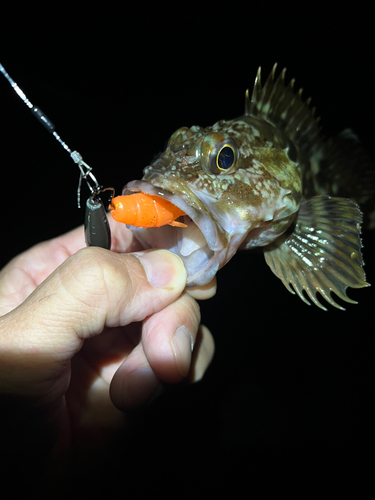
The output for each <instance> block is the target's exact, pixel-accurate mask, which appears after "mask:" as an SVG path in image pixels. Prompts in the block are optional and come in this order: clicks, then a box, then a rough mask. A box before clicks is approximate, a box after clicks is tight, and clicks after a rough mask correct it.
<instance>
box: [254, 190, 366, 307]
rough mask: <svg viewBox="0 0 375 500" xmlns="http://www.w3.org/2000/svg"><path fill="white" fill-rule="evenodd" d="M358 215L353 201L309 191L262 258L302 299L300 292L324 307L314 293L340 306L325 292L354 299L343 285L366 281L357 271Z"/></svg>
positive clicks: (360, 265) (362, 284) (359, 263)
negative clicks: (288, 226) (288, 227)
mask: <svg viewBox="0 0 375 500" xmlns="http://www.w3.org/2000/svg"><path fill="white" fill-rule="evenodd" d="M361 220H362V214H361V212H360V210H359V208H358V205H356V204H355V203H354V202H353V201H351V200H348V199H346V198H331V197H330V196H315V197H314V198H311V199H310V200H306V201H304V202H303V203H302V204H301V207H300V210H299V212H298V215H297V221H296V224H295V226H294V228H293V231H292V232H291V233H290V234H287V233H288V231H287V232H286V233H284V234H283V235H281V236H279V238H277V240H275V241H274V242H273V243H271V244H270V245H268V246H267V247H265V248H264V256H265V259H266V262H267V264H268V265H269V266H270V268H271V269H272V271H273V272H274V273H275V274H276V276H277V277H278V278H280V279H281V281H282V282H283V283H284V285H285V286H286V288H287V289H288V290H289V291H290V292H292V293H294V292H293V290H292V289H291V288H290V284H292V286H293V288H294V290H295V291H296V292H297V294H298V296H299V297H300V298H301V299H302V300H303V301H304V302H306V303H307V304H309V302H308V300H307V299H306V298H305V297H304V295H303V291H305V292H306V293H307V295H308V296H309V298H310V299H311V300H312V301H313V302H314V304H316V305H317V306H318V307H320V308H321V309H324V310H325V307H324V306H323V305H322V304H321V303H320V302H319V300H318V299H317V297H316V294H317V292H319V293H320V295H321V296H322V297H324V298H325V299H326V301H327V302H329V303H330V304H331V305H333V306H335V307H337V308H339V309H343V307H341V306H340V305H339V304H337V302H335V300H334V299H333V297H332V296H331V292H334V293H335V294H336V295H337V296H338V297H340V299H342V300H345V301H346V302H350V303H354V304H355V303H356V302H355V301H353V300H351V299H350V298H349V297H348V296H347V295H346V289H347V287H352V288H362V287H365V286H369V285H368V283H366V281H365V280H366V276H365V273H364V271H363V260H362V253H361V246H362V244H361V239H360V231H361Z"/></svg>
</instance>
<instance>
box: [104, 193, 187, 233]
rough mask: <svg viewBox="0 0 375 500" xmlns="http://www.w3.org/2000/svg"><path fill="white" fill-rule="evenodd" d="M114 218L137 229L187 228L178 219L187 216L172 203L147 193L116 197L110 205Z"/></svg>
mask: <svg viewBox="0 0 375 500" xmlns="http://www.w3.org/2000/svg"><path fill="white" fill-rule="evenodd" d="M109 209H110V210H111V215H112V217H113V218H114V219H115V220H116V221H117V222H122V223H123V224H128V225H129V226H136V227H161V226H166V225H167V224H169V225H170V226H175V227H187V225H186V224H183V223H182V222H177V221H176V219H178V217H180V216H181V215H186V214H185V213H184V212H183V211H182V210H180V209H179V208H178V207H176V206H175V205H173V204H172V203H171V202H170V201H167V200H165V199H164V198H161V197H160V196H153V195H150V194H146V193H134V194H130V195H125V196H116V197H115V198H113V199H112V201H111V204H110V205H109Z"/></svg>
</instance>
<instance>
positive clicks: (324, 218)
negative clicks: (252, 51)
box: [124, 65, 375, 309]
mask: <svg viewBox="0 0 375 500" xmlns="http://www.w3.org/2000/svg"><path fill="white" fill-rule="evenodd" d="M285 71H286V70H285V69H284V70H283V71H282V72H281V73H280V74H279V75H278V76H277V77H276V65H275V66H274V67H273V69H272V72H271V74H270V75H269V77H268V79H267V80H266V82H265V84H264V85H262V83H261V70H260V68H259V70H258V73H257V76H256V79H255V85H254V89H253V91H252V95H251V96H250V94H249V92H248V91H247V92H246V97H245V113H244V115H242V116H240V117H239V118H236V119H234V120H228V121H225V120H221V121H219V122H217V123H215V124H214V125H212V126H211V127H206V128H202V127H198V126H192V127H190V128H187V127H182V128H180V129H178V130H177V131H176V132H175V133H174V134H173V135H172V136H171V138H170V139H169V141H168V145H167V147H166V149H165V151H164V152H163V153H162V154H161V155H160V156H159V157H158V158H157V159H156V160H155V161H154V162H153V163H152V164H151V165H149V166H147V167H146V168H145V169H144V171H143V174H144V175H143V178H142V180H140V181H132V182H130V183H128V184H127V185H126V186H125V188H124V194H125V193H126V194H130V193H132V192H142V193H146V194H149V195H151V196H155V197H159V198H164V199H165V200H168V201H169V202H170V203H172V204H173V205H175V206H176V207H178V208H179V209H180V210H181V213H183V214H186V215H183V216H181V217H180V218H179V220H180V221H181V222H182V224H184V225H186V226H187V227H181V228H180V227H171V226H170V225H164V226H162V227H159V228H144V227H131V229H132V231H133V232H134V235H135V236H136V238H137V239H138V240H139V241H140V242H141V243H142V244H143V245H144V247H145V248H165V249H168V250H171V251H172V252H174V253H176V254H177V255H179V256H180V257H181V259H182V260H183V262H184V264H185V267H186V269H187V273H188V281H187V284H188V286H197V285H205V284H206V283H208V282H210V281H211V279H212V278H213V277H214V276H215V274H216V273H217V271H218V270H219V269H220V268H221V267H223V266H224V265H225V264H226V263H227V262H228V261H229V259H231V257H233V255H234V254H235V253H236V252H237V250H239V249H250V248H254V247H260V246H261V247H263V248H264V255H265V259H266V262H267V264H268V265H269V266H270V268H271V269H272V271H273V272H274V274H276V276H278V277H279V278H280V279H281V281H282V282H283V283H284V285H285V286H286V287H287V289H288V290H289V291H290V292H292V293H295V292H297V294H298V295H299V297H300V298H301V299H302V300H303V301H304V302H306V303H308V304H309V303H310V302H309V301H308V299H307V298H306V296H305V295H304V293H303V292H305V294H306V295H307V296H308V297H309V298H310V299H311V300H312V302H313V303H315V304H316V305H317V306H319V307H320V308H322V309H325V307H324V306H323V305H322V304H321V303H320V302H319V300H318V298H317V292H319V293H320V295H321V296H322V297H324V299H325V300H326V301H328V302H329V303H330V304H331V305H333V306H335V307H338V308H340V309H343V308H342V307H341V306H340V305H339V304H338V303H337V302H336V301H335V300H334V299H333V297H332V295H331V292H334V293H335V294H336V295H337V296H338V297H340V298H341V299H342V300H344V301H346V302H350V303H355V302H354V301H353V300H351V299H350V298H349V297H348V296H347V294H346V289H347V287H352V288H361V287H365V286H368V283H366V278H365V273H364V270H363V259H362V253H361V240H360V231H361V223H362V213H361V211H360V209H359V206H358V204H360V205H361V206H366V205H369V206H371V207H372V209H373V199H374V193H375V181H374V179H375V176H374V171H373V169H372V165H371V164H370V162H369V160H368V158H367V156H366V155H365V154H364V153H363V152H362V149H361V147H360V145H359V142H358V140H357V138H356V136H355V135H354V134H353V133H352V132H351V131H349V130H345V131H344V132H343V133H341V134H340V135H339V136H338V137H337V138H333V139H329V140H326V139H324V138H323V137H322V135H321V130H320V126H319V120H317V119H316V118H315V108H313V109H311V107H310V102H311V99H307V100H306V101H304V100H303V99H302V90H300V91H299V92H295V91H294V88H293V87H294V80H291V81H290V83H289V84H286V83H285ZM366 214H370V212H369V211H367V212H366ZM368 217H369V219H368V226H369V227H370V226H371V217H370V215H368ZM372 220H373V221H374V220H375V219H372ZM372 225H374V224H372ZM291 285H292V287H293V288H291Z"/></svg>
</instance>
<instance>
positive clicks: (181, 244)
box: [123, 174, 248, 287]
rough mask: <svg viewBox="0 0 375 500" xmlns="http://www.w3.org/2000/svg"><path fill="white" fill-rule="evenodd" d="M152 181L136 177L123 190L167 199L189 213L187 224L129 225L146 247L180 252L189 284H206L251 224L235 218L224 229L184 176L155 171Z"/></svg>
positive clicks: (228, 256)
mask: <svg viewBox="0 0 375 500" xmlns="http://www.w3.org/2000/svg"><path fill="white" fill-rule="evenodd" d="M150 181H151V182H150ZM150 181H149V182H146V181H144V180H143V181H132V182H130V183H128V184H127V185H126V186H125V187H124V189H123V194H129V192H137V191H141V192H143V193H147V194H150V195H156V196H159V197H163V198H165V199H167V200H168V201H170V202H171V203H173V204H174V205H175V206H177V207H179V208H180V209H181V210H182V211H183V212H185V213H186V216H183V222H184V223H185V224H186V225H187V228H179V227H171V226H168V225H167V226H162V227H160V228H140V227H133V226H128V227H129V229H131V231H132V232H133V234H134V236H135V237H136V238H137V240H138V241H140V243H141V244H142V245H143V246H144V247H145V248H164V249H166V250H170V251H171V252H173V253H175V254H176V255H178V256H179V257H180V258H181V259H182V261H183V263H184V265H185V267H186V270H187V286H189V287H194V286H203V285H206V284H207V283H209V282H210V281H211V280H212V279H213V277H214V276H215V275H216V273H217V271H218V270H219V269H221V268H222V267H223V266H224V265H225V264H226V263H227V262H228V261H229V260H230V259H231V258H232V257H233V255H234V254H235V253H236V251H237V249H238V247H239V246H240V245H241V243H242V241H243V239H244V238H245V236H246V234H247V232H248V228H247V227H244V226H243V225H241V224H238V225H236V224H235V223H234V222H233V220H232V221H231V224H230V226H229V228H227V230H226V229H224V228H223V227H222V225H221V224H220V223H219V222H218V221H217V220H215V217H214V216H213V214H212V211H211V210H210V207H208V206H207V205H206V204H205V203H203V202H202V201H201V200H200V199H199V198H198V197H197V196H196V194H195V193H194V192H193V191H192V190H191V189H190V187H189V186H188V185H187V183H185V182H184V181H183V180H182V179H181V178H178V177H177V178H176V179H173V178H166V177H165V176H163V175H161V174H160V175H158V174H154V175H153V177H152V179H150Z"/></svg>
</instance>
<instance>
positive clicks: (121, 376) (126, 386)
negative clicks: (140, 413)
mask: <svg viewBox="0 0 375 500" xmlns="http://www.w3.org/2000/svg"><path fill="white" fill-rule="evenodd" d="M214 350H215V345H214V341H213V338H212V335H211V332H210V331H209V330H208V328H207V327H205V326H204V325H201V326H200V327H199V329H198V333H197V336H196V342H195V347H194V353H193V357H192V362H191V368H190V373H189V376H188V381H189V382H191V383H192V382H197V381H199V380H200V379H201V378H202V377H203V375H204V373H205V371H206V370H207V368H208V366H209V364H210V363H211V361H212V357H213V354H214ZM164 387H165V386H163V385H162V384H161V381H160V379H159V378H158V377H157V376H156V375H155V372H154V371H153V369H152V368H151V366H150V364H149V362H148V359H147V356H146V354H145V352H144V349H143V344H142V342H140V343H139V344H138V346H137V347H136V348H135V349H133V351H132V352H131V354H130V355H129V356H128V357H127V359H126V360H125V362H124V363H123V364H122V365H121V366H120V368H119V369H118V370H117V372H116V373H115V375H114V377H113V379H112V382H111V387H110V395H111V400H112V402H113V404H114V405H115V406H116V407H117V408H118V409H119V410H122V411H125V410H128V409H134V408H137V407H139V406H142V405H144V404H145V403H148V402H149V401H150V400H152V399H154V398H155V397H156V396H158V395H159V394H161V393H162V392H163V388H164Z"/></svg>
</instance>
